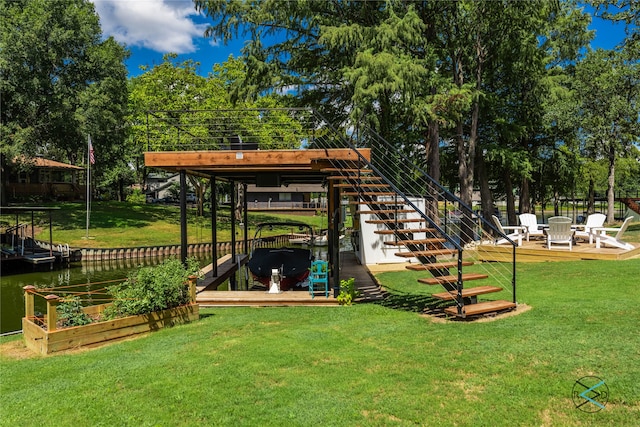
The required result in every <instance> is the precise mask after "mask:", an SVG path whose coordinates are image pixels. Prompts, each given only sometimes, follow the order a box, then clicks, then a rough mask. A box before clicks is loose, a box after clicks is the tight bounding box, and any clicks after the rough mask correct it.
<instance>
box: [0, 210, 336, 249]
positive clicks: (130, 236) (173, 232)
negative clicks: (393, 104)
mask: <svg viewBox="0 0 640 427" xmlns="http://www.w3.org/2000/svg"><path fill="white" fill-rule="evenodd" d="M56 206H60V208H61V209H60V210H59V211H54V212H53V215H52V223H53V225H52V229H53V230H52V231H53V241H54V242H56V243H68V244H69V245H70V246H71V247H94V248H116V247H135V246H153V245H169V244H179V243H180V209H179V207H177V206H167V205H156V204H143V205H136V204H131V203H126V202H95V203H93V204H92V208H91V217H90V224H89V236H90V239H86V235H87V231H86V210H85V209H86V207H85V205H84V204H83V203H63V204H59V205H56ZM248 218H249V233H248V235H249V238H252V237H253V234H254V232H255V225H256V224H258V223H260V222H267V221H277V220H287V221H302V222H305V223H308V224H310V225H312V226H313V227H314V228H315V229H318V230H319V229H322V228H327V218H326V216H302V215H286V214H265V213H259V212H250V213H249V215H248ZM3 219H4V220H5V221H6V220H9V219H10V224H14V223H15V218H14V217H13V216H12V217H11V218H9V217H5V218H3ZM48 221H49V220H48V217H46V216H44V215H40V217H39V218H38V219H37V221H36V222H37V223H38V224H39V225H40V226H41V227H44V228H42V229H41V230H40V231H39V232H37V233H36V237H37V238H38V239H41V240H45V241H48V240H49V229H48V225H49V223H48ZM187 221H188V224H187V234H188V241H189V243H203V242H211V219H210V218H209V217H198V216H197V215H196V210H195V208H189V209H188V212H187ZM20 222H25V223H28V224H30V223H31V218H30V215H23V216H22V217H21V218H20ZM236 227H237V230H238V231H239V232H240V235H239V236H238V238H241V237H242V227H241V226H239V225H236ZM217 237H218V241H220V242H223V241H231V219H230V214H229V209H221V210H220V211H219V216H218V219H217Z"/></svg>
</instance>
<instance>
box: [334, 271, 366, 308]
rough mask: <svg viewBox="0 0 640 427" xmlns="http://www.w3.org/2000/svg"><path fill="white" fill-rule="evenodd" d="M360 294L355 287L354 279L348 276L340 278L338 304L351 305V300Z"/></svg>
mask: <svg viewBox="0 0 640 427" xmlns="http://www.w3.org/2000/svg"><path fill="white" fill-rule="evenodd" d="M359 296H360V291H359V290H357V289H356V279H355V278H353V277H350V278H349V279H343V280H340V293H339V294H338V298H337V300H338V304H340V305H351V304H353V300H355V299H356V298H357V297H359Z"/></svg>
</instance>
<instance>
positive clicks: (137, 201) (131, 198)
mask: <svg viewBox="0 0 640 427" xmlns="http://www.w3.org/2000/svg"><path fill="white" fill-rule="evenodd" d="M146 201H147V196H145V195H144V194H143V193H142V191H140V190H139V189H137V188H136V189H135V190H133V192H131V194H128V195H127V203H132V204H134V205H141V204H144V203H145V202H146Z"/></svg>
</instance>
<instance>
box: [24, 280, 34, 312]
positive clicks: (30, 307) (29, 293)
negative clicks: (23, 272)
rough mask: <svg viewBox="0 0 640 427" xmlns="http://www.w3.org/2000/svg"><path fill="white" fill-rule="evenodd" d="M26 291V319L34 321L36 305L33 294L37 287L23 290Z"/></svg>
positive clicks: (27, 287)
mask: <svg viewBox="0 0 640 427" xmlns="http://www.w3.org/2000/svg"><path fill="white" fill-rule="evenodd" d="M22 289H23V290H24V317H26V318H27V319H32V318H33V316H34V314H35V309H34V307H35V305H34V302H33V299H34V298H33V293H34V292H35V290H36V287H35V286H33V285H28V286H25V287H23V288H22Z"/></svg>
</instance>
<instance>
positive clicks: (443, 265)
mask: <svg viewBox="0 0 640 427" xmlns="http://www.w3.org/2000/svg"><path fill="white" fill-rule="evenodd" d="M470 265H473V262H471V261H462V266H463V267H467V266H470ZM457 267H458V262H457V261H454V262H434V263H433V264H411V265H407V266H406V267H405V268H406V269H407V270H411V271H425V270H444V269H447V268H457Z"/></svg>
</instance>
